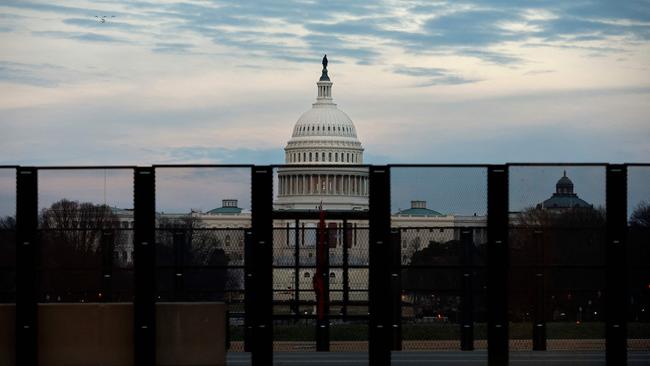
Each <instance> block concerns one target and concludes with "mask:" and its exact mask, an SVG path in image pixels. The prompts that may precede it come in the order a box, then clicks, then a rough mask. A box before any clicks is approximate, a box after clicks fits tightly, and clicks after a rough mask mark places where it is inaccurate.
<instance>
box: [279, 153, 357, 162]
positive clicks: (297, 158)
mask: <svg viewBox="0 0 650 366" xmlns="http://www.w3.org/2000/svg"><path fill="white" fill-rule="evenodd" d="M339 158H340V159H339ZM287 160H288V162H289V163H303V162H314V161H323V162H331V163H359V164H360V163H361V154H359V153H349V152H345V153H343V152H342V153H341V154H340V155H339V153H338V152H335V153H332V152H327V153H326V152H324V151H323V152H315V153H311V152H310V153H306V152H303V153H302V154H301V153H299V152H298V153H288V154H287Z"/></svg>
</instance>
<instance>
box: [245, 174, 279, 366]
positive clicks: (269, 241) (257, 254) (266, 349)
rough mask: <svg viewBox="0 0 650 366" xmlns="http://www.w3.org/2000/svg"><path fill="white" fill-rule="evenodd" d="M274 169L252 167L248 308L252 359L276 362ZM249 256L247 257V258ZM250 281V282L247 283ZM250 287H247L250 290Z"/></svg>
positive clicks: (269, 363)
mask: <svg viewBox="0 0 650 366" xmlns="http://www.w3.org/2000/svg"><path fill="white" fill-rule="evenodd" d="M272 215H273V169H272V168H271V167H270V166H255V167H253V168H252V197H251V224H252V232H253V234H252V235H253V240H252V245H251V253H250V254H251V257H252V259H253V260H252V263H251V264H252V265H253V267H252V268H251V267H249V270H250V272H249V273H247V276H250V277H251V279H252V281H250V282H252V285H253V289H252V291H247V292H246V295H247V300H248V298H249V297H250V298H251V299H250V300H251V301H252V304H254V306H255V310H253V311H252V314H251V313H250V312H249V311H248V310H250V309H246V310H247V312H246V317H250V319H251V324H250V325H251V326H252V328H251V333H250V334H249V335H250V336H252V343H251V344H250V349H251V352H252V355H251V362H252V365H253V366H256V365H271V364H273V216H272ZM247 259H248V258H247ZM248 284H249V283H247V285H248ZM247 290H248V289H247Z"/></svg>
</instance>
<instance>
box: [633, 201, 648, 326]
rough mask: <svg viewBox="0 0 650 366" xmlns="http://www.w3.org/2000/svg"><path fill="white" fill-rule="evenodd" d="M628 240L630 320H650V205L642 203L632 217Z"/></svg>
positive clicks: (635, 209)
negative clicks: (649, 264) (649, 265)
mask: <svg viewBox="0 0 650 366" xmlns="http://www.w3.org/2000/svg"><path fill="white" fill-rule="evenodd" d="M629 225H630V227H629V230H628V239H627V249H628V261H627V262H628V263H627V264H628V271H629V283H628V287H629V290H630V307H629V316H630V317H629V320H633V321H645V322H647V321H649V320H650V311H648V309H650V271H648V270H647V268H645V267H644V266H647V264H648V263H650V245H648V243H650V203H648V202H646V201H642V202H640V203H639V204H638V205H637V206H636V207H635V208H634V211H633V212H632V215H630V220H629Z"/></svg>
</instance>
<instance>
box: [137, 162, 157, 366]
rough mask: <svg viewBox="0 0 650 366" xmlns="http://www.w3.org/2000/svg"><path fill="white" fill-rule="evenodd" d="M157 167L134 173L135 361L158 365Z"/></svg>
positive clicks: (138, 169) (145, 364)
mask: <svg viewBox="0 0 650 366" xmlns="http://www.w3.org/2000/svg"><path fill="white" fill-rule="evenodd" d="M155 183H156V179H155V170H154V168H152V167H138V168H135V172H134V185H135V190H134V191H135V192H134V193H135V194H134V199H133V208H134V212H133V218H134V220H133V221H134V233H133V239H134V243H133V244H134V261H133V264H134V277H135V293H134V301H133V316H134V319H133V326H134V334H133V339H134V346H135V347H134V353H135V355H134V360H135V364H136V365H138V366H140V365H142V366H149V365H155V364H156V300H155V295H156V267H155V265H156V243H155V241H156V229H155V227H156V200H155V197H156V188H155Z"/></svg>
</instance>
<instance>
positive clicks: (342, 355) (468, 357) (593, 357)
mask: <svg viewBox="0 0 650 366" xmlns="http://www.w3.org/2000/svg"><path fill="white" fill-rule="evenodd" d="M392 358H393V362H392V365H393V366H415V365H418V366H422V365H457V366H465V365H468V366H479V365H481V366H484V365H487V351H485V350H478V351H472V352H455V351H435V352H393V356H392ZM273 364H274V365H276V366H280V365H286V366H296V365H308V366H334V365H336V366H340V365H359V366H361V365H368V355H367V354H366V353H365V352H276V353H275V355H274V362H273ZM227 365H233V366H246V365H250V354H248V353H236V352H229V353H228V360H227ZM510 365H515V366H519V365H521V366H524V365H533V366H534V365H544V366H582V365H585V366H586V365H589V366H591V365H603V366H604V365H605V352H603V351H542V352H532V351H525V352H510ZM648 365H650V351H649V352H643V351H629V352H628V366H648Z"/></svg>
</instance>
